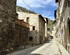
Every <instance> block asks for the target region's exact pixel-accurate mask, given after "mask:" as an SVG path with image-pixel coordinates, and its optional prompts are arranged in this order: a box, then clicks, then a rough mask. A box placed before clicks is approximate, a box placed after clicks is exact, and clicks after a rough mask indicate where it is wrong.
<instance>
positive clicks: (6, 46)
mask: <svg viewBox="0 0 70 55" xmlns="http://www.w3.org/2000/svg"><path fill="white" fill-rule="evenodd" d="M15 18H16V0H6V1H5V0H0V55H4V54H5V53H7V52H10V51H13V43H14V40H13V39H14V31H15V23H14V22H15Z"/></svg>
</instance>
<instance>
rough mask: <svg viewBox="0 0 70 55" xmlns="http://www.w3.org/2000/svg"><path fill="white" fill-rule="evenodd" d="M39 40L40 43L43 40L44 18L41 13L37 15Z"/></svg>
mask: <svg viewBox="0 0 70 55" xmlns="http://www.w3.org/2000/svg"><path fill="white" fill-rule="evenodd" d="M39 40H40V43H44V42H45V20H44V18H43V17H42V16H41V15H39Z"/></svg>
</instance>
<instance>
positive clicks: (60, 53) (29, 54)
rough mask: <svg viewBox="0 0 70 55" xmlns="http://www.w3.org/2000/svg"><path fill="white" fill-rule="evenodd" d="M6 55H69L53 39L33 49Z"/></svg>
mask: <svg viewBox="0 0 70 55" xmlns="http://www.w3.org/2000/svg"><path fill="white" fill-rule="evenodd" d="M7 55H69V53H68V52H67V51H66V50H65V48H64V47H63V46H62V45H61V44H59V43H58V42H57V41H56V40H55V39H52V40H50V41H49V42H48V43H44V44H41V45H38V46H35V47H31V48H28V49H24V50H20V51H16V52H13V53H11V54H7Z"/></svg>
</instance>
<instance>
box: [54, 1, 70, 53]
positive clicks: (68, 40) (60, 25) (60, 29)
mask: <svg viewBox="0 0 70 55" xmlns="http://www.w3.org/2000/svg"><path fill="white" fill-rule="evenodd" d="M56 3H57V10H55V18H56V19H55V21H54V28H53V29H54V35H55V37H56V39H57V40H58V41H59V42H60V43H61V44H62V45H63V46H64V47H65V48H66V50H67V51H68V52H69V53H70V0H56ZM55 30H56V31H55Z"/></svg>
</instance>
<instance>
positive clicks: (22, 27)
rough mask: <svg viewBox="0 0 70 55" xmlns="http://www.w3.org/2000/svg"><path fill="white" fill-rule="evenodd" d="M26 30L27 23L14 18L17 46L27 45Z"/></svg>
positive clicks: (27, 29)
mask: <svg viewBox="0 0 70 55" xmlns="http://www.w3.org/2000/svg"><path fill="white" fill-rule="evenodd" d="M28 32H29V24H28V23H26V22H24V21H23V20H19V19H16V20H15V33H16V34H15V36H16V37H15V38H14V39H15V42H17V47H21V46H26V45H28Z"/></svg>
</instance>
